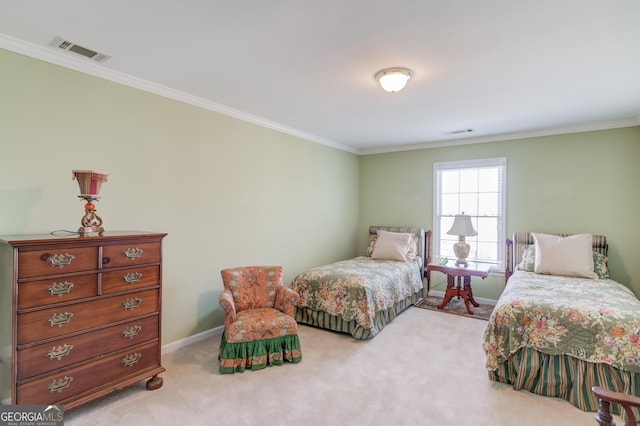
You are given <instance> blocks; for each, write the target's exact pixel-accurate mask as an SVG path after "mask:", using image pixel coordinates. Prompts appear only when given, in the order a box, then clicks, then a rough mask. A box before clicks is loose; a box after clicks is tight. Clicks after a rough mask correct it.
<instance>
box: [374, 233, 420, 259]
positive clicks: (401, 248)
mask: <svg viewBox="0 0 640 426" xmlns="http://www.w3.org/2000/svg"><path fill="white" fill-rule="evenodd" d="M410 244H411V234H407V233H403V232H389V231H382V230H378V240H377V241H376V246H375V247H374V248H373V254H372V255H371V257H372V258H373V259H387V260H401V261H406V260H408V259H407V254H408V252H409V247H410Z"/></svg>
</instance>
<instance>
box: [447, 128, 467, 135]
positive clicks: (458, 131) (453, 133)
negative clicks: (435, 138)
mask: <svg viewBox="0 0 640 426" xmlns="http://www.w3.org/2000/svg"><path fill="white" fill-rule="evenodd" d="M472 132H473V129H460V130H451V131H450V132H442V133H443V134H445V135H462V134H464V133H472Z"/></svg>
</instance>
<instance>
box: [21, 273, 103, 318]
mask: <svg viewBox="0 0 640 426" xmlns="http://www.w3.org/2000/svg"><path fill="white" fill-rule="evenodd" d="M97 295H98V275H97V274H95V273H94V274H88V275H76V276H72V277H65V278H58V279H45V280H38V281H27V282H21V283H19V284H18V309H25V308H33V307H35V306H44V305H51V304H53V303H60V302H68V301H70V300H77V299H82V298H85V297H94V296H97Z"/></svg>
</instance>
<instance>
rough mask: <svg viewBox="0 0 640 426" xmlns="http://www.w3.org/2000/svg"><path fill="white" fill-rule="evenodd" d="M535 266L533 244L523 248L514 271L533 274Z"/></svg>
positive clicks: (534, 248) (534, 247)
mask: <svg viewBox="0 0 640 426" xmlns="http://www.w3.org/2000/svg"><path fill="white" fill-rule="evenodd" d="M535 264H536V246H534V245H533V244H531V245H528V246H524V251H523V252H522V261H521V262H520V263H518V265H517V266H516V269H517V270H518V271H527V272H533V269H534V268H535Z"/></svg>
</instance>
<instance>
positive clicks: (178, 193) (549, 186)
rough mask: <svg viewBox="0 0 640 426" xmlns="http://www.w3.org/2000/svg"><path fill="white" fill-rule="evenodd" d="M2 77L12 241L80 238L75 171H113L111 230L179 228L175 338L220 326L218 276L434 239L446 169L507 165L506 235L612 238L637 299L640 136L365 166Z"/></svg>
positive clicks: (142, 104)
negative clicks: (371, 245)
mask: <svg viewBox="0 0 640 426" xmlns="http://www.w3.org/2000/svg"><path fill="white" fill-rule="evenodd" d="M0 69H1V70H2V77H3V78H2V79H0V93H1V94H2V96H1V97H0V146H1V150H0V158H1V159H2V167H1V168H0V235H4V234H23V233H46V232H51V231H54V230H59V229H66V230H76V229H77V228H78V227H79V225H80V223H79V222H80V218H81V217H82V214H83V208H82V206H83V202H82V201H81V200H80V199H78V198H77V195H78V185H77V183H76V182H74V181H72V180H71V170H73V169H97V170H103V171H106V172H109V173H110V177H109V180H108V182H106V183H105V184H104V185H103V187H102V200H101V201H100V202H99V203H98V205H97V207H98V212H99V214H100V215H101V216H102V217H103V219H104V226H105V228H106V229H107V230H136V229H137V230H145V231H158V232H167V233H168V234H169V235H168V237H167V238H166V239H165V243H164V260H165V263H164V271H163V272H164V284H165V286H164V293H163V343H165V344H166V343H170V342H173V341H176V340H179V339H181V338H185V337H188V336H190V335H192V334H195V333H198V332H201V331H205V330H208V329H210V328H212V327H215V326H219V325H221V324H222V322H223V314H222V310H221V309H220V307H219V305H218V300H217V299H218V296H219V294H220V292H221V291H222V282H221V279H220V273H219V271H220V269H222V268H225V267H230V266H237V265H248V264H281V265H283V266H284V267H285V282H286V283H289V282H290V281H291V280H292V279H293V278H294V277H295V275H296V274H297V273H299V272H301V271H304V270H306V269H308V268H310V267H313V266H317V265H321V264H325V263H328V262H332V261H335V260H339V259H345V258H348V257H352V256H354V255H356V254H358V253H363V252H364V250H365V247H366V242H367V228H368V226H369V225H373V224H375V225H415V226H422V227H424V228H425V229H431V228H432V214H433V207H432V190H433V183H432V178H433V168H432V167H433V163H434V162H438V161H453V160H466V159H475V158H487V157H503V156H504V157H506V158H507V173H508V184H507V185H508V186H507V234H508V235H510V234H511V233H513V232H514V231H516V230H533V231H541V232H592V233H602V234H605V235H607V237H608V238H609V244H610V256H609V264H610V268H611V271H612V276H613V278H614V279H616V280H618V281H620V282H622V283H624V284H627V285H629V286H630V287H631V288H632V289H633V290H634V291H635V292H636V293H637V294H640V262H637V260H636V257H637V256H636V255H635V250H634V248H635V246H636V245H637V241H639V240H640V238H639V237H640V230H639V229H638V227H637V226H635V220H634V219H635V216H636V212H637V211H639V210H640V197H638V195H637V194H638V192H637V190H636V186H637V185H638V184H639V183H640V168H638V167H637V161H638V160H639V159H640V127H630V128H623V129H616V130H606V131H595V132H587V133H576V134H568V135H558V136H549V137H540V138H530V139H520V140H513V141H500V142H492V143H482V144H476V145H461V146H455V147H448V148H431V149H422V150H415V151H404V152H396V153H389V154H376V155H365V156H361V157H358V156H356V155H353V154H350V153H346V152H343V151H340V150H337V149H333V148H330V147H327V146H323V145H319V144H316V143H312V142H309V141H305V140H303V139H300V138H297V137H294V136H291V135H287V134H283V133H281V132H278V131H274V130H270V129H267V128H263V127H260V126H257V125H254V124H250V123H247V122H244V121H241V120H238V119H235V118H231V117H228V116H225V115H221V114H217V113H215V112H211V111H208V110H205V109H202V108H198V107H195V106H191V105H187V104H184V103H181V102H177V101H174V100H170V99H167V98H164V97H161V96H157V95H153V94H150V93H147V92H143V91H140V90H137V89H133V88H131V87H127V86H124V85H120V84H116V83H113V82H109V81H106V80H102V79H99V78H96V77H92V76H89V75H86V74H82V73H79V72H76V71H72V70H69V69H65V68H63V67H59V66H56V65H52V64H49V63H46V62H42V61H39V60H36V59H32V58H29V57H25V56H22V55H19V54H15V53H12V52H9V51H5V50H1V49H0ZM437 275H439V274H434V277H433V284H434V287H435V288H436V289H438V290H443V289H444V287H445V279H444V277H443V276H437ZM503 285H504V280H503V278H502V277H501V276H491V277H489V278H488V279H486V280H484V281H483V282H480V281H474V293H475V295H476V296H478V297H481V298H489V299H496V298H497V297H498V296H499V294H500V292H501V291H502V288H503Z"/></svg>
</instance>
